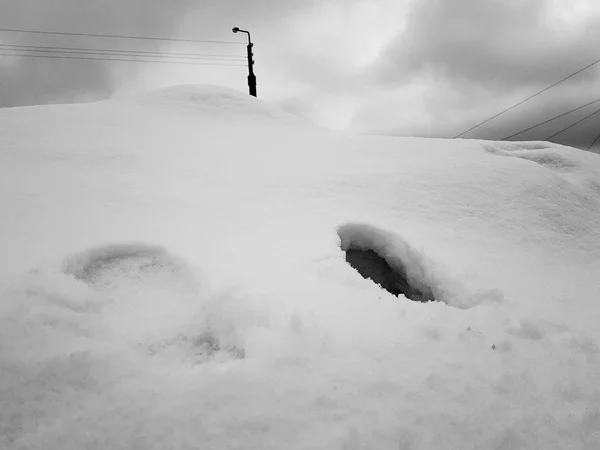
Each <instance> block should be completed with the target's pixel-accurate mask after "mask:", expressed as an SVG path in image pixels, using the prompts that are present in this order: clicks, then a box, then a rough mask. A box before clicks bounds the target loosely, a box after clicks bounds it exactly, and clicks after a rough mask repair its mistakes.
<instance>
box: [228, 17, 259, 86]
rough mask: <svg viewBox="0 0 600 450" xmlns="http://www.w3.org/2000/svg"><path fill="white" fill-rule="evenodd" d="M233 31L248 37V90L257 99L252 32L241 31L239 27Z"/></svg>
mask: <svg viewBox="0 0 600 450" xmlns="http://www.w3.org/2000/svg"><path fill="white" fill-rule="evenodd" d="M231 31H233V32H234V33H237V32H240V33H246V34H247V35H248V45H247V46H246V52H247V54H248V90H249V92H250V95H251V96H253V97H256V75H254V59H253V58H252V57H253V56H254V54H253V53H252V47H253V46H254V44H253V43H252V41H251V40H250V32H249V31H246V30H241V29H239V28H238V27H234V28H233V29H232V30H231Z"/></svg>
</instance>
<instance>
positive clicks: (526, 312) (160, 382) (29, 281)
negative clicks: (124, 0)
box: [0, 86, 600, 450]
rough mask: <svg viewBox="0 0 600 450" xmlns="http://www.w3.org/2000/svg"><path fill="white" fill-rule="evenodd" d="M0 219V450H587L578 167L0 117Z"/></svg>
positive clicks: (589, 186) (244, 121)
mask: <svg viewBox="0 0 600 450" xmlns="http://www.w3.org/2000/svg"><path fill="white" fill-rule="evenodd" d="M0 205H2V208H0V249H1V255H2V258H0V405H1V407H0V448H2V449H10V450H35V449H38V450H42V449H43V450H54V449H56V450H59V449H60V450H70V449H84V448H85V449H135V448H138V449H142V448H143V449H145V450H151V449H192V448H194V449H195V448H202V449H224V448H229V449H235V448H239V449H242V448H243V449H249V448H251V449H270V448H272V449H284V448H285V449H374V448H377V449H399V448H400V449H432V448H436V449H458V448H460V449H481V448H486V449H488V448H489V449H505V450H508V449H518V448H527V449H566V448H577V449H595V448H600V388H599V386H598V382H597V381H598V373H600V351H599V342H600V341H599V340H600V327H599V326H598V323H600V302H599V300H600V276H599V275H600V228H599V227H598V224H599V223H600V156H599V155H596V154H592V153H585V152H582V151H579V150H576V149H572V148H569V147H564V146H560V145H555V144H550V143H546V142H533V143H532V142H511V143H505V142H489V141H475V140H442V139H416V138H395V137H383V136H361V135H353V134H344V133H334V132H331V131H328V130H323V129H319V128H317V127H314V126H312V125H309V124H307V123H305V122H303V121H301V120H300V119H296V118H294V117H293V116H290V115H289V114H287V113H284V112H281V111H279V110H277V109H276V108H274V107H271V106H270V105H267V104H265V103H263V102H261V101H259V100H257V99H254V98H251V97H249V96H246V95H243V94H240V93H236V92H233V91H228V90H225V89H222V88H214V87H207V86H180V87H176V88H171V89H166V90H161V91H156V92H152V93H148V94H145V95H141V96H137V97H127V98H124V97H123V98H118V99H113V100H110V101H105V102H99V103H90V104H76V105H75V104H74V105H53V106H37V107H25V108H10V109H1V110H0ZM351 248H355V249H356V248H358V249H362V250H369V251H372V252H374V253H376V254H377V255H379V257H381V258H383V259H384V260H385V261H386V262H387V264H388V265H389V267H391V268H393V269H394V270H396V271H397V273H401V274H402V275H403V277H404V278H403V279H405V281H406V282H407V283H408V285H409V286H410V287H411V289H415V291H416V292H418V293H420V295H422V296H424V298H425V299H427V300H432V299H433V300H434V301H428V302H415V301H411V300H410V299H409V298H407V296H405V295H402V294H401V295H398V296H396V295H392V294H390V293H389V292H387V291H386V290H384V289H382V287H381V286H379V285H378V284H376V283H374V282H373V281H372V280H370V279H365V278H363V277H362V276H361V275H360V273H359V272H358V271H357V270H355V269H353V268H352V267H351V266H350V265H349V264H348V263H347V262H346V254H345V251H347V250H348V249H351Z"/></svg>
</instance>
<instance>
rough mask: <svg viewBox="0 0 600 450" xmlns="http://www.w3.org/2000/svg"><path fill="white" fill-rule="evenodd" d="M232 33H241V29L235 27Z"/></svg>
mask: <svg viewBox="0 0 600 450" xmlns="http://www.w3.org/2000/svg"><path fill="white" fill-rule="evenodd" d="M231 31H233V32H234V33H237V32H238V31H240V29H239V28H238V27H233V28H232V29H231Z"/></svg>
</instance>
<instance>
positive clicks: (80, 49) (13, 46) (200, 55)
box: [0, 44, 246, 61]
mask: <svg viewBox="0 0 600 450" xmlns="http://www.w3.org/2000/svg"><path fill="white" fill-rule="evenodd" d="M1 49H5V50H11V51H12V50H15V51H39V52H45V51H46V50H53V51H56V52H59V53H82V52H85V53H88V52H114V53H123V54H133V55H137V54H143V55H144V56H146V55H152V56H154V55H156V56H164V57H177V58H186V59H192V58H193V59H196V58H197V59H205V58H208V59H223V60H230V59H231V60H241V61H245V60H246V57H243V56H234V55H215V54H205V53H165V52H156V51H146V50H121V49H105V48H86V47H52V46H43V45H17V44H0V50H1Z"/></svg>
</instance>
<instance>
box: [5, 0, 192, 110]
mask: <svg viewBox="0 0 600 450" xmlns="http://www.w3.org/2000/svg"><path fill="white" fill-rule="evenodd" d="M193 3H194V2H193V1H192V0H175V1H170V2H168V4H167V3H165V2H164V1H162V0H127V1H124V0H103V1H101V2H100V1H97V2H96V1H94V2H92V1H85V2H84V1H80V0H53V1H51V2H49V1H47V0H19V1H18V2H3V3H2V4H1V5H0V17H2V24H3V26H5V27H8V25H7V24H10V27H11V28H23V29H33V30H35V29H39V30H53V31H72V32H82V33H108V34H111V33H116V34H127V35H158V36H173V35H175V34H176V33H177V26H178V23H179V21H180V20H181V18H182V16H183V15H184V14H185V12H186V11H188V9H189V8H190V6H191V5H192V4H193ZM0 39H1V41H0V42H1V43H2V44H19V45H37V46H40V45H43V46H62V47H69V46H72V47H94V46H97V48H103V47H104V48H106V47H109V48H119V46H125V47H123V48H132V47H133V48H140V47H139V42H136V41H133V42H125V43H123V42H121V41H114V40H100V39H97V38H96V39H90V38H85V37H79V38H74V37H65V36H62V37H61V36H48V35H35V34H22V33H6V32H3V33H2V34H0ZM158 48H159V47H158V45H157V43H149V42H145V43H144V46H143V49H144V50H156V49H158ZM3 53H6V51H3ZM21 53H23V52H21ZM0 62H1V64H2V66H3V74H2V83H1V84H0V105H1V106H17V105H30V104H40V103H55V102H69V101H77V100H88V99H92V98H105V97H108V96H109V95H110V94H111V93H112V92H113V91H114V89H115V87H116V84H117V80H116V78H115V70H114V68H115V63H111V62H103V61H77V60H61V59H44V58H14V57H9V56H1V57H0ZM135 66H137V65H131V66H128V69H126V70H128V71H131V72H135V71H136V70H137V69H138V68H137V67H135Z"/></svg>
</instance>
